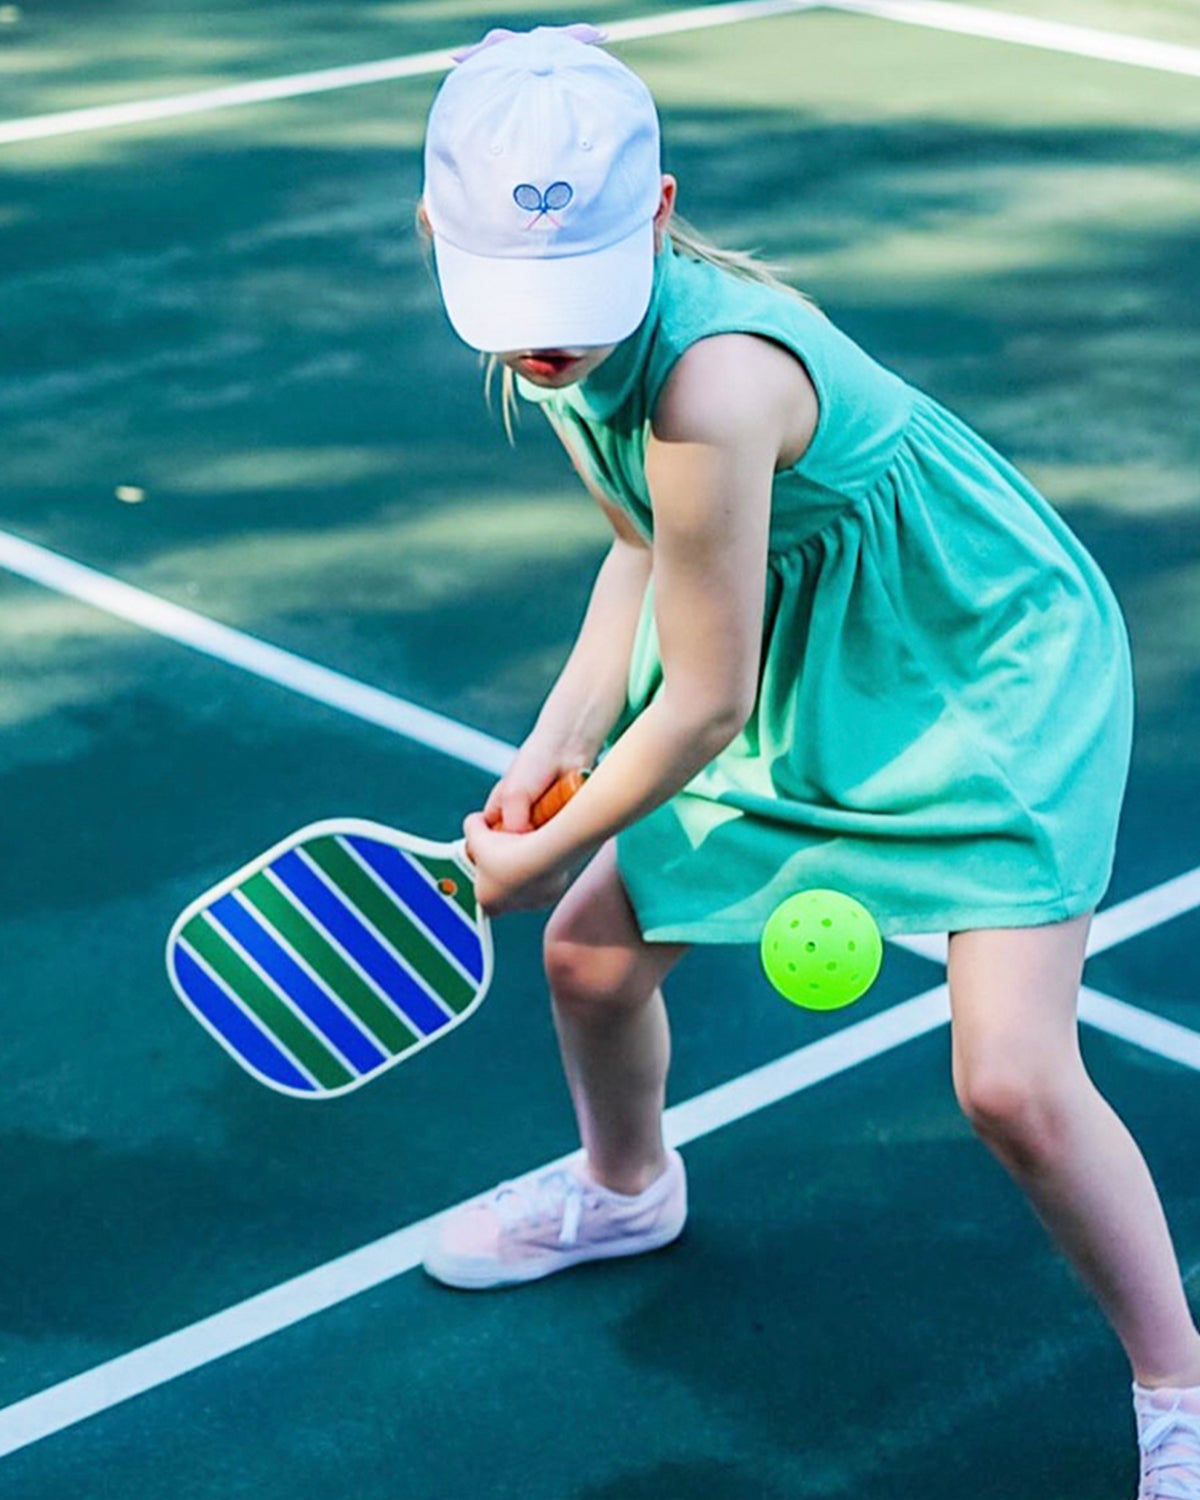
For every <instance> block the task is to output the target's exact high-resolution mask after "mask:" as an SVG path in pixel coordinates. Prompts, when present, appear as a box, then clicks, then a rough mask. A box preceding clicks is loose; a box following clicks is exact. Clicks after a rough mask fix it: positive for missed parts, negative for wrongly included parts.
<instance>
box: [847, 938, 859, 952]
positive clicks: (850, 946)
mask: <svg viewBox="0 0 1200 1500" xmlns="http://www.w3.org/2000/svg"><path fill="white" fill-rule="evenodd" d="M846 947H847V948H848V949H849V950H850V952H851V953H857V952H858V944H857V943H856V942H854V940H853V939H851V940H850V942H848V943H847V944H846Z"/></svg>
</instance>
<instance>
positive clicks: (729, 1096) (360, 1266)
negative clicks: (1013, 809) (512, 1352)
mask: <svg viewBox="0 0 1200 1500" xmlns="http://www.w3.org/2000/svg"><path fill="white" fill-rule="evenodd" d="M948 1016H949V1011H948V1007H947V1000H946V987H945V985H939V986H938V987H937V988H936V989H933V990H930V991H929V992H928V993H926V994H924V995H918V996H917V997H916V998H915V999H912V1000H907V1001H905V1002H904V1003H902V1004H900V1005H896V1006H893V1007H892V1008H891V1009H890V1010H887V1011H884V1012H883V1013H882V1014H880V1015H877V1016H872V1017H870V1018H869V1019H868V1020H866V1021H860V1022H859V1023H858V1024H857V1025H854V1026H847V1027H845V1028H844V1029H843V1030H841V1031H839V1032H836V1033H835V1034H834V1035H832V1036H829V1037H823V1038H822V1039H821V1041H819V1042H814V1043H812V1045H810V1046H808V1047H801V1048H799V1049H798V1050H797V1051H795V1052H792V1053H790V1054H788V1055H787V1056H786V1057H781V1058H777V1059H776V1060H775V1061H773V1062H770V1063H767V1064H766V1065H765V1066H764V1067H761V1068H758V1069H756V1070H755V1071H753V1072H751V1073H747V1074H746V1075H745V1076H744V1077H742V1078H736V1079H734V1080H733V1081H732V1082H730V1083H723V1084H720V1085H718V1086H717V1087H716V1088H714V1089H710V1090H709V1091H708V1092H707V1093H704V1094H699V1095H697V1096H696V1098H694V1099H689V1100H687V1101H686V1102H684V1103H682V1104H677V1105H675V1106H673V1107H672V1108H671V1109H669V1110H668V1111H667V1113H666V1117H665V1123H666V1131H667V1138H668V1140H669V1141H670V1142H671V1143H672V1144H674V1145H677V1146H678V1145H684V1144H686V1143H687V1142H688V1141H692V1140H698V1139H699V1138H700V1137H701V1136H704V1135H708V1134H710V1133H711V1132H712V1131H714V1130H719V1129H720V1128H721V1126H722V1125H728V1124H731V1123H732V1122H733V1121H735V1120H740V1119H744V1118H745V1117H746V1116H747V1115H750V1114H753V1113H754V1112H755V1111H756V1110H760V1109H764V1108H765V1107H766V1106H767V1105H769V1104H774V1103H776V1102H778V1101H779V1100H782V1099H785V1098H787V1097H789V1096H790V1095H792V1094H795V1093H798V1092H800V1091H801V1090H802V1089H806V1088H811V1087H812V1085H813V1084H816V1083H820V1082H821V1081H822V1080H824V1079H827V1078H832V1077H834V1076H835V1075H837V1074H838V1073H844V1072H846V1071H847V1070H848V1069H850V1068H853V1067H856V1066H858V1065H859V1064H860V1063H863V1062H866V1061H867V1060H868V1059H869V1058H872V1057H878V1056H880V1055H881V1054H882V1053H884V1052H888V1051H891V1050H892V1049H893V1048H895V1047H898V1046H900V1045H901V1044H903V1043H904V1042H907V1041H910V1040H911V1039H912V1038H914V1037H917V1036H921V1035H923V1034H924V1033H925V1032H928V1031H933V1030H935V1029H936V1028H937V1027H938V1026H940V1025H942V1024H944V1023H945V1021H946V1020H947V1019H948ZM572 1154H573V1153H572ZM567 1159H568V1158H567V1157H561V1158H559V1161H557V1162H547V1163H546V1164H545V1167H544V1168H542V1169H541V1170H548V1169H550V1168H552V1167H555V1166H558V1165H560V1163H561V1162H563V1161H566V1160H567ZM434 1217H436V1216H431V1217H430V1218H427V1219H422V1220H420V1221H419V1222H418V1223H415V1224H409V1225H407V1226H406V1227H405V1228H403V1229H400V1230H397V1231H396V1232H395V1233H394V1234H389V1235H385V1236H384V1237H383V1238H382V1239H379V1240H375V1241H374V1242H373V1243H371V1244H369V1245H364V1246H363V1247H362V1248H361V1249H358V1250H354V1251H351V1252H350V1253H349V1254H348V1255H343V1256H341V1257H339V1258H338V1259H337V1260H333V1261H329V1262H328V1263H327V1264H326V1265H323V1266H318V1267H317V1268H316V1269H315V1270H312V1271H307V1272H305V1273H304V1274H303V1275H301V1276H296V1277H294V1278H293V1279H292V1280H290V1281H285V1282H283V1283H281V1284H280V1285H279V1286H276V1287H272V1288H271V1289H270V1290H269V1291H266V1292H261V1293H260V1294H259V1295H258V1296H256V1297H250V1298H247V1299H246V1301H244V1302H238V1303H236V1304H235V1305H234V1306H232V1307H228V1308H225V1309H224V1310H223V1311H222V1312H219V1313H215V1314H214V1315H213V1316H212V1317H209V1318H203V1319H201V1320H200V1321H199V1322H197V1323H193V1324H191V1325H190V1326H189V1327H187V1328H181V1329H179V1330H178V1331H177V1332H176V1333H170V1334H167V1335H166V1336H165V1337H164V1338H160V1339H155V1340H154V1342H153V1343H150V1344H144V1345H143V1346H142V1347H141V1348H139V1349H134V1350H131V1351H130V1352H129V1353H128V1354H122V1355H119V1356H118V1357H117V1358H116V1359H110V1360H108V1361H106V1362H105V1363H104V1364H101V1365H96V1366H95V1367H94V1368H92V1369H90V1370H85V1371H84V1372H83V1373H82V1374H80V1375H75V1376H72V1377H71V1378H70V1379H69V1380H64V1381H61V1382H60V1383H59V1384H57V1385H52V1386H49V1387H47V1389H46V1390H43V1391H39V1392H37V1394H36V1395H33V1396H28V1397H26V1398H25V1400H23V1401H17V1402H14V1403H13V1404H12V1405H11V1406H7V1407H5V1408H4V1409H3V1410H0V1457H3V1456H5V1455H7V1454H9V1453H15V1452H16V1451H17V1450H18V1449H20V1448H25V1447H28V1446H29V1444H31V1443H36V1442H38V1441H39V1440H40V1439H42V1438H46V1437H50V1436H51V1435H52V1434H54V1433H56V1432H61V1431H63V1429H64V1428H67V1427H72V1426H74V1425H75V1424H76V1423H77V1422H82V1421H84V1420H85V1419H86V1418H88V1417H92V1416H96V1415H98V1414H99V1413H100V1412H103V1411H108V1410H109V1409H110V1408H111V1407H114V1406H118V1405H120V1404H121V1403H122V1402H124V1401H128V1400H130V1399H131V1398H132V1397H134V1396H140V1395H143V1394H145V1392H147V1391H150V1390H153V1389H155V1387H157V1386H160V1385H166V1384H167V1383H168V1382H169V1381H171V1380H175V1379H177V1378H178V1377H179V1376H180V1375H186V1374H187V1373H188V1372H189V1371H190V1370H196V1369H199V1368H200V1367H201V1366H203V1365H206V1364H210V1363H212V1362H213V1361H214V1360H217V1359H221V1358H223V1357H224V1356H225V1355H227V1354H233V1353H235V1352H236V1351H237V1350H239V1349H245V1348H247V1347H248V1346H249V1345H251V1344H255V1343H258V1342H259V1341H260V1340H261V1339H265V1338H269V1337H270V1336H271V1335H272V1334H275V1333H280V1332H282V1331H283V1330H284V1329H285V1328H290V1327H292V1326H293V1325H294V1324H296V1323H299V1322H301V1321H302V1320H303V1319H305V1318H309V1317H312V1316H313V1315H314V1314H315V1313H320V1312H325V1311H326V1310H328V1309H329V1308H331V1307H336V1306H337V1305H338V1304H339V1303H341V1302H345V1301H348V1300H349V1298H351V1297H356V1296H358V1294H359V1293H360V1292H365V1291H367V1290H369V1289H370V1288H371V1287H374V1286H378V1285H379V1284H380V1283H381V1282H384V1281H390V1280H391V1279H392V1278H393V1277H396V1276H401V1275H403V1274H404V1273H405V1272H407V1271H411V1270H413V1269H415V1267H416V1266H418V1265H419V1264H420V1261H421V1247H422V1243H423V1240H424V1237H425V1234H426V1231H427V1230H428V1227H429V1225H430V1224H431V1223H432V1222H433V1218H434Z"/></svg>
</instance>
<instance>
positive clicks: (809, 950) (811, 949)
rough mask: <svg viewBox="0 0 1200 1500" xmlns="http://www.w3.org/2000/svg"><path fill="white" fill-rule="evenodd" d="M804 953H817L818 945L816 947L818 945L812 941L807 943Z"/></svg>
mask: <svg viewBox="0 0 1200 1500" xmlns="http://www.w3.org/2000/svg"><path fill="white" fill-rule="evenodd" d="M804 951H805V953H815V952H816V951H817V945H816V943H814V942H813V941H812V940H811V939H810V940H809V941H808V942H807V943H805V945H804Z"/></svg>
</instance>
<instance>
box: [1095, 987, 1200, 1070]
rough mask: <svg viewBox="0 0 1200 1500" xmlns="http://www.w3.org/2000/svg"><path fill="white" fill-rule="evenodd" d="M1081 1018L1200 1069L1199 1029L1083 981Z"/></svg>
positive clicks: (1111, 1033)
mask: <svg viewBox="0 0 1200 1500" xmlns="http://www.w3.org/2000/svg"><path fill="white" fill-rule="evenodd" d="M1079 1019H1080V1020H1081V1021H1085V1022H1086V1023H1087V1024H1088V1025H1089V1026H1093V1027H1095V1029H1096V1030H1097V1031H1104V1032H1107V1033H1108V1035H1109V1036H1115V1037H1119V1038H1120V1039H1121V1041H1124V1042H1132V1043H1133V1044H1134V1045H1135V1046H1137V1047H1141V1048H1142V1049H1143V1050H1144V1051H1146V1052H1153V1053H1155V1054H1156V1055H1157V1056H1158V1057H1165V1058H1167V1059H1168V1060H1169V1061H1171V1062H1175V1063H1180V1064H1181V1065H1182V1066H1183V1067H1185V1068H1195V1069H1196V1070H1197V1071H1200V1032H1196V1031H1192V1030H1191V1029H1190V1028H1189V1027H1187V1026H1179V1025H1177V1024H1176V1023H1175V1022H1174V1021H1168V1020H1166V1019H1165V1018H1164V1017H1162V1016H1156V1015H1152V1014H1151V1013H1150V1012H1149V1011H1148V1010H1142V1009H1141V1007H1140V1006H1137V1005H1127V1004H1126V1003H1125V1001H1124V1000H1114V999H1113V998H1112V996H1111V995H1102V994H1101V993H1100V992H1099V991H1098V990H1093V989H1091V988H1089V987H1088V986H1087V985H1084V987H1083V989H1082V990H1081V991H1080V994H1079Z"/></svg>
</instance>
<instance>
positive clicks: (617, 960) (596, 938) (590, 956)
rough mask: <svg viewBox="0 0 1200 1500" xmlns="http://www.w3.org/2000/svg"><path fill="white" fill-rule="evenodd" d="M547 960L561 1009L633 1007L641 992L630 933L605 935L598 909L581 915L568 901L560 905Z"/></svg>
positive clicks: (547, 940) (548, 935) (547, 938)
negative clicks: (637, 992)
mask: <svg viewBox="0 0 1200 1500" xmlns="http://www.w3.org/2000/svg"><path fill="white" fill-rule="evenodd" d="M542 961H543V963H544V965H545V970H546V980H547V982H548V984H549V986H550V993H551V995H552V996H553V998H554V1001H555V1004H557V1005H560V1006H566V1007H569V1008H571V1009H580V1010H587V1009H590V1008H592V1007H594V1006H605V1007H610V1006H613V1005H620V1004H622V1003H623V1002H624V1003H629V997H631V994H632V991H633V990H634V988H635V987H636V986H635V981H636V979H637V975H638V962H637V952H636V949H635V947H634V945H633V944H632V943H631V942H630V940H629V935H628V933H626V932H624V931H621V930H613V931H608V932H606V931H604V930H603V929H602V927H601V926H600V925H599V924H598V922H597V913H596V912H595V910H594V909H593V910H591V911H589V912H587V913H581V912H580V911H579V909H578V907H577V906H574V905H572V904H569V903H567V902H564V903H563V904H562V905H560V906H559V907H558V908H557V910H556V911H555V912H554V913H553V914H552V915H551V917H550V920H549V921H548V922H547V924H546V930H545V935H544V938H543V941H542ZM652 988H653V986H651V989H652Z"/></svg>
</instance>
